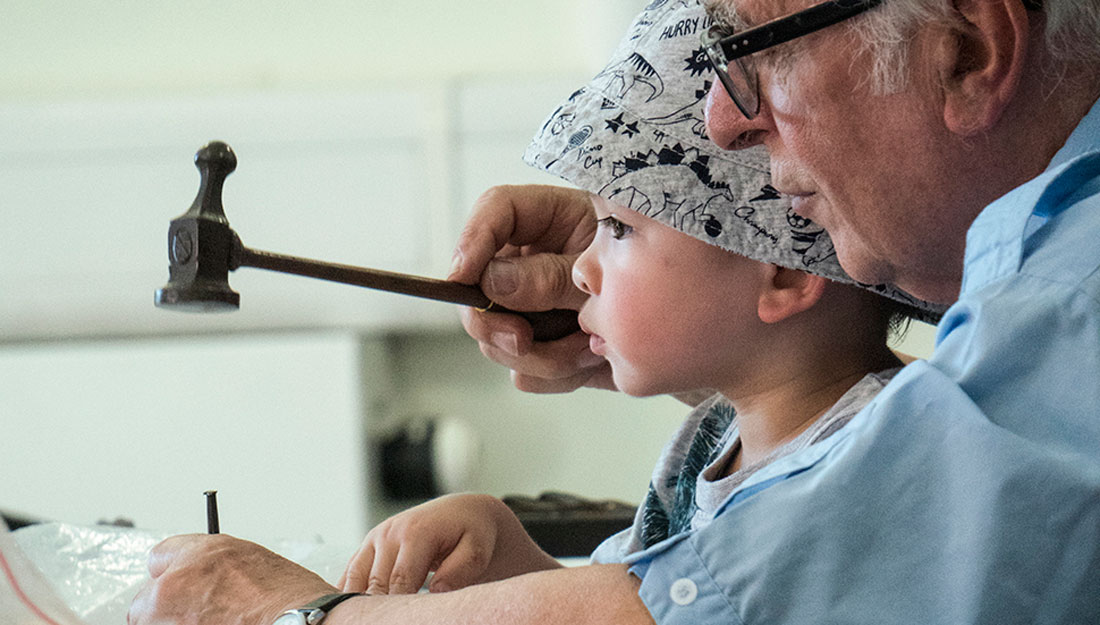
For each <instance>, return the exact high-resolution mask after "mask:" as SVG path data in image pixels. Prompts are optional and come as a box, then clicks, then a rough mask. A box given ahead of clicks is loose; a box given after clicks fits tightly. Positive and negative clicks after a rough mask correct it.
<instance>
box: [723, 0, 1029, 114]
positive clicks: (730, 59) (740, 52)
mask: <svg viewBox="0 0 1100 625" xmlns="http://www.w3.org/2000/svg"><path fill="white" fill-rule="evenodd" d="M882 1H883V0H826V2H822V3H821V4H815V5H814V6H812V7H809V8H806V9H803V10H801V11H798V12H796V13H791V14H790V15H786V16H783V17H778V18H776V19H774V20H771V21H769V22H765V23H763V24H761V25H760V26H755V27H753V28H750V29H748V30H744V31H741V32H739V33H732V34H727V32H728V31H727V30H726V29H725V28H724V27H722V26H719V25H715V26H712V27H710V28H709V29H707V30H706V31H704V32H703V35H702V40H703V49H704V50H705V51H706V53H707V59H708V60H709V61H710V64H711V66H712V67H713V68H714V72H715V73H716V74H717V75H718V79H719V81H721V83H722V86H723V87H725V88H726V93H728V94H729V96H730V99H732V100H733V103H734V104H736V105H737V108H738V109H740V111H741V114H742V115H744V116H745V118H746V119H752V118H754V117H756V114H757V113H759V112H760V93H759V85H758V84H757V81H756V70H755V68H753V67H752V64H751V63H749V62H746V61H742V60H741V59H744V58H745V57H747V56H749V55H750V54H754V53H756V52H761V51H763V50H767V49H768V48H771V47H774V46H777V45H779V44H781V43H786V42H788V41H791V40H792V39H798V38H799V37H804V36H806V35H809V34H811V33H815V32H817V31H819V30H821V29H823V28H828V27H829V26H832V25H834V24H839V23H840V22H843V21H844V20H847V19H850V18H853V17H855V16H857V15H859V14H860V13H863V12H864V11H867V10H869V9H873V8H875V7H876V6H878V5H879V4H881V3H882ZM1022 1H1023V5H1024V8H1026V9H1027V10H1029V11H1041V10H1043V0H1022ZM730 63H734V64H736V65H737V67H738V70H739V72H740V78H742V79H743V80H744V81H745V89H746V90H747V91H748V92H747V93H740V88H739V87H738V86H737V85H736V84H734V82H733V80H732V79H731V78H730V74H729V65H730Z"/></svg>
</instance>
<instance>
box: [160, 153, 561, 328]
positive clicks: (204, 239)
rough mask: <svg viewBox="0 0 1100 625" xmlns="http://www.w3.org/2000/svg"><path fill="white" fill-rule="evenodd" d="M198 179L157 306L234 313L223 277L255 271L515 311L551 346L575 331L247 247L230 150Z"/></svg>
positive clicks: (463, 292)
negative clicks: (230, 204) (229, 186)
mask: <svg viewBox="0 0 1100 625" xmlns="http://www.w3.org/2000/svg"><path fill="white" fill-rule="evenodd" d="M195 167H197V168H198V170H199V174H200V176H201V181H200V183H199V193H198V195H197V196H195V201H194V202H193V203H192V204H191V208H190V209H188V211H187V212H186V213H184V214H182V215H180V216H179V217H177V218H175V219H173V220H172V222H171V224H170V225H169V227H168V260H169V263H170V264H169V267H168V272H169V277H168V284H166V285H165V286H164V287H163V288H161V289H159V290H157V292H156V296H155V302H156V305H157V306H159V307H163V308H174V309H177V310H187V311H192V312H211V311H220V310H236V309H237V308H239V307H240V304H241V296H240V294H238V293H237V292H236V291H234V290H233V289H232V288H230V286H229V272H230V271H236V270H237V268H238V267H255V268H258V269H267V270H269V271H278V272H282V273H291V274H296V275H300V276H306V277H310V278H318V279H321V280H330V281H332V282H342V283H344V284H353V285H356V286H362V287H366V288H370V289H378V290H381V291H390V292H392V293H403V294H405V295H412V296H414V297H422V298H426V299H432V300H437V301H441V302H451V303H453V304H462V305H464V306H473V307H474V308H478V309H480V310H483V311H484V310H491V311H493V312H502V313H512V314H517V315H520V316H521V317H523V318H524V319H526V320H527V321H528V322H529V323H530V324H531V327H532V328H533V330H534V338H535V340H536V341H552V340H555V339H559V338H562V337H564V336H567V335H569V334H571V333H573V332H575V331H577V330H578V329H579V325H578V324H577V313H576V311H573V310H549V311H543V312H516V311H512V310H509V309H507V308H504V307H502V306H498V305H496V304H494V303H493V302H492V301H491V300H490V299H489V298H488V297H486V295H485V294H484V293H482V292H481V289H479V288H477V287H476V286H472V285H468V284H459V283H457V282H449V281H447V280H436V279H433V278H424V277H421V276H413V275H408V274H402V273H394V272H390V271H381V270H378V269H367V268H364V267H352V266H349V265H340V264H335V263H326V262H322V261H318V260H309V259H306V258H298V257H294V256H286V255H283V254H274V253H272V252H264V251H260V250H254V249H249V248H247V247H245V246H244V245H243V244H242V243H241V239H240V237H238V236H237V233H236V232H234V231H233V229H232V228H230V227H229V220H228V219H226V217H225V210H224V208H223V207H222V186H223V185H224V184H225V179H226V177H227V176H228V175H229V174H231V173H233V170H235V169H236V168H237V156H236V155H235V154H234V153H233V149H232V148H230V147H229V146H228V145H226V144H225V143H222V142H220V141H213V142H211V143H209V144H207V145H206V146H204V147H202V148H201V149H200V150H199V151H198V152H197V153H196V154H195Z"/></svg>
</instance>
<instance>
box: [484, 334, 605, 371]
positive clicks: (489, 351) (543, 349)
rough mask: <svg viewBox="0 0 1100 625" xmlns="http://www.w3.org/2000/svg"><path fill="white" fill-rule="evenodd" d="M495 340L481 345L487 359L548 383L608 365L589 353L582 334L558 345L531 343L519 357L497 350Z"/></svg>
mask: <svg viewBox="0 0 1100 625" xmlns="http://www.w3.org/2000/svg"><path fill="white" fill-rule="evenodd" d="M492 340H493V341H494V342H492V343H484V342H479V345H478V346H479V347H480V348H481V353H482V354H484V355H485V357H486V358H488V359H490V360H492V361H494V362H497V363H499V364H502V365H504V366H505V367H508V368H509V369H511V370H513V371H515V372H517V373H521V374H523V375H528V376H534V377H538V378H545V379H548V380H564V379H566V378H572V377H573V376H576V375H578V374H580V373H581V372H583V371H586V370H589V369H592V368H593V367H599V366H601V365H602V364H603V363H604V362H605V361H604V360H603V359H602V358H601V357H599V356H596V355H595V354H593V353H592V352H591V351H589V350H588V336H587V335H586V334H583V333H580V332H578V333H575V334H570V335H569V336H567V337H565V338H562V339H558V340H556V341H545V342H541V343H532V344H531V345H530V346H529V347H528V348H527V351H526V353H524V354H521V355H519V356H516V355H514V354H512V353H511V352H510V351H508V350H507V349H503V348H500V347H497V344H496V341H497V340H499V337H494V338H493V339H492Z"/></svg>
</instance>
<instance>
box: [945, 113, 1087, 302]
mask: <svg viewBox="0 0 1100 625" xmlns="http://www.w3.org/2000/svg"><path fill="white" fill-rule="evenodd" d="M1098 152H1100V102H1097V103H1094V104H1093V106H1092V109H1091V110H1090V111H1089V113H1088V115H1086V116H1085V117H1084V118H1083V119H1082V120H1081V122H1080V123H1079V124H1078V125H1077V128H1076V129H1074V131H1073V133H1072V134H1071V135H1070V136H1069V139H1067V140H1066V143H1065V145H1063V146H1062V148H1061V149H1060V150H1058V152H1057V153H1056V154H1055V155H1054V158H1053V159H1052V160H1051V162H1050V165H1048V166H1047V169H1046V171H1044V172H1043V173H1042V174H1040V175H1039V176H1038V177H1036V178H1033V179H1032V180H1029V181H1027V182H1025V183H1024V184H1022V185H1020V186H1019V187H1016V188H1015V189H1013V190H1012V191H1009V192H1008V193H1007V194H1005V195H1004V196H1002V197H1000V198H999V199H997V200H995V201H994V202H993V203H992V204H990V205H989V206H987V207H986V208H985V209H983V210H982V212H981V213H980V214H979V215H978V217H977V219H975V220H974V223H973V224H971V226H970V229H969V230H968V231H967V234H966V260H965V264H964V270H963V283H962V289H961V294H966V293H968V292H972V291H974V290H976V289H979V288H981V287H983V286H985V285H986V284H989V283H990V282H992V281H994V280H997V279H998V278H1001V277H1003V276H1005V275H1008V274H1011V273H1015V272H1016V271H1018V270H1019V268H1020V265H1021V264H1022V262H1023V260H1024V254H1025V243H1026V240H1027V238H1028V236H1029V235H1030V234H1031V233H1032V232H1034V231H1035V228H1033V227H1031V228H1029V225H1032V224H1033V223H1034V222H1033V220H1034V219H1048V218H1050V217H1053V216H1054V215H1055V214H1056V213H1057V212H1058V211H1059V210H1061V209H1062V208H1064V207H1065V204H1064V203H1063V201H1062V200H1064V199H1065V198H1066V197H1067V196H1069V195H1070V194H1072V193H1073V191H1074V190H1075V189H1076V188H1077V187H1079V186H1080V185H1081V184H1083V179H1086V178H1088V177H1091V176H1092V175H1094V174H1092V173H1090V172H1091V171H1092V170H1094V169H1095V161H1096V160H1097V158H1096V157H1097V156H1100V155H1098V154H1097V153H1098ZM1090 155H1091V156H1090Z"/></svg>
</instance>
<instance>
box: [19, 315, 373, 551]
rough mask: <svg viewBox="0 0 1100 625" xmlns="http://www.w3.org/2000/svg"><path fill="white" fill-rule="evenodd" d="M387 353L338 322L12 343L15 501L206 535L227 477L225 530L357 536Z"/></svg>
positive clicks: (65, 516) (347, 540) (64, 517)
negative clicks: (294, 329)
mask: <svg viewBox="0 0 1100 625" xmlns="http://www.w3.org/2000/svg"><path fill="white" fill-rule="evenodd" d="M364 350H366V351H364ZM374 351H376V350H370V349H369V345H367V344H365V343H364V342H363V341H361V340H360V339H359V338H358V337H356V336H354V335H352V334H349V333H338V332H313V333H290V334H262V335H250V336H237V337H221V338H213V337H211V338H194V339H187V340H183V339H171V340H166V339H143V340H129V341H118V342H114V343H109V344H104V343H101V342H89V343H81V342H74V343H67V344H62V345H54V346H42V345H37V346H8V347H5V348H2V349H0V476H3V479H0V507H3V508H4V509H6V510H9V511H17V512H21V513H24V514H27V515H31V516H37V517H40V518H45V519H52V520H59V521H66V522H71V523H78V524H91V523H95V522H96V521H97V520H99V519H114V518H115V517H116V516H123V517H128V518H130V519H132V520H133V521H134V522H136V523H137V525H138V526H139V527H142V528H145V529H150V530H157V531H165V532H173V533H177V532H187V533H190V532H203V531H205V528H206V516H205V503H204V499H203V496H202V493H203V491H205V490H208V489H216V490H218V491H219V495H218V497H219V508H220V513H221V515H220V516H221V527H222V531H223V532H225V533H230V534H234V535H237V536H241V537H244V538H249V539H252V540H259V541H261V542H263V541H274V540H279V539H306V540H309V539H311V538H313V537H314V536H320V537H322V538H323V539H324V540H325V541H326V542H329V543H334V544H337V545H356V544H358V542H359V541H360V540H361V538H362V536H363V535H364V533H365V532H366V530H367V525H368V522H369V520H370V517H369V512H370V511H369V509H368V506H369V503H368V502H369V500H370V498H369V497H368V495H369V493H368V490H369V488H370V484H369V483H368V467H367V462H368V460H367V454H366V453H364V452H365V447H366V443H365V442H364V441H365V435H364V423H365V421H366V419H365V417H368V416H369V415H367V414H366V412H367V408H366V406H367V405H368V402H369V398H370V397H371V395H372V393H374V392H377V389H376V388H374V387H372V385H371V384H369V381H368V383H367V384H364V383H363V382H364V380H363V379H362V375H361V374H362V370H363V369H362V365H363V359H364V358H367V359H370V358H371V357H372V356H371V353H373V352H374Z"/></svg>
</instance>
